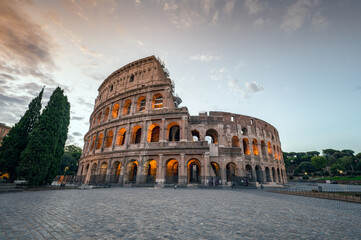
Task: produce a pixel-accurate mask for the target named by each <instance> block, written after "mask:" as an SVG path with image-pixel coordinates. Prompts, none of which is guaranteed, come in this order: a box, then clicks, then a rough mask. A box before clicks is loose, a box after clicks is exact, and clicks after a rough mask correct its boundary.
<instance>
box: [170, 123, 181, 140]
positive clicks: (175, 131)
mask: <svg viewBox="0 0 361 240" xmlns="http://www.w3.org/2000/svg"><path fill="white" fill-rule="evenodd" d="M167 129H168V141H170V142H173V141H179V139H180V126H179V124H178V123H177V122H172V123H170V124H168V127H167Z"/></svg>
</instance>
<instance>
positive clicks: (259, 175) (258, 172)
mask: <svg viewBox="0 0 361 240" xmlns="http://www.w3.org/2000/svg"><path fill="white" fill-rule="evenodd" d="M254 170H255V171H256V181H257V182H258V183H262V169H261V167H260V166H258V165H256V167H255V169H254Z"/></svg>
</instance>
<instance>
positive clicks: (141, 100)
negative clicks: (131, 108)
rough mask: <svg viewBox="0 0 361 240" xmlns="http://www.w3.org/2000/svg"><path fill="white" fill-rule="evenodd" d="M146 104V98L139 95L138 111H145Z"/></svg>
mask: <svg viewBox="0 0 361 240" xmlns="http://www.w3.org/2000/svg"><path fill="white" fill-rule="evenodd" d="M145 105H146V98H145V97H144V96H141V97H139V98H138V101H137V111H138V112H144V111H145Z"/></svg>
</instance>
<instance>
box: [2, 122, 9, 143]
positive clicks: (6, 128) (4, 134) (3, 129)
mask: <svg viewBox="0 0 361 240" xmlns="http://www.w3.org/2000/svg"><path fill="white" fill-rule="evenodd" d="M10 129H11V127H8V126H6V125H5V124H3V123H0V146H1V143H2V141H3V139H4V137H5V136H6V135H7V134H8V133H9V131H10Z"/></svg>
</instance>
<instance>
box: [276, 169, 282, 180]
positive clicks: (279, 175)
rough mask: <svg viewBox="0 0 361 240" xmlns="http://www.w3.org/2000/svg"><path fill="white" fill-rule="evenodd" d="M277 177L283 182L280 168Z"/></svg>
mask: <svg viewBox="0 0 361 240" xmlns="http://www.w3.org/2000/svg"><path fill="white" fill-rule="evenodd" d="M277 176H278V181H279V182H282V176H281V174H280V169H279V168H277Z"/></svg>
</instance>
